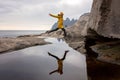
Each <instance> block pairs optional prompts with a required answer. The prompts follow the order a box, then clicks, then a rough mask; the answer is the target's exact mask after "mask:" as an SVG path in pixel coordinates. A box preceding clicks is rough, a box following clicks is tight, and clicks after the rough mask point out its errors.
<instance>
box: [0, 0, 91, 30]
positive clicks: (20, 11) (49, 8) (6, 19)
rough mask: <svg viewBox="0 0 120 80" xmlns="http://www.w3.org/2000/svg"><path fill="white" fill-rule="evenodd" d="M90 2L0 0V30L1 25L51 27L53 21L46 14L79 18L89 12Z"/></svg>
mask: <svg viewBox="0 0 120 80" xmlns="http://www.w3.org/2000/svg"><path fill="white" fill-rule="evenodd" d="M91 4H92V0H74V1H70V0H0V17H1V18H0V29H1V27H2V26H1V25H4V26H5V25H7V26H9V25H16V26H20V25H21V24H22V26H23V25H24V27H25V26H27V25H28V26H31V27H33V26H34V25H36V26H40V25H49V26H46V27H50V26H52V24H54V22H56V20H55V19H53V18H51V17H50V16H49V15H48V14H49V13H53V14H57V13H58V12H60V11H63V12H64V14H65V15H64V18H66V17H70V18H77V19H78V18H79V17H80V15H81V14H83V13H86V12H89V11H90V8H91ZM22 26H21V27H22Z"/></svg>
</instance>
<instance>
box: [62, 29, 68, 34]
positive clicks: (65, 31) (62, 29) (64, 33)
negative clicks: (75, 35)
mask: <svg viewBox="0 0 120 80" xmlns="http://www.w3.org/2000/svg"><path fill="white" fill-rule="evenodd" d="M62 30H63V32H64V36H66V35H67V34H66V30H65V29H64V28H62Z"/></svg>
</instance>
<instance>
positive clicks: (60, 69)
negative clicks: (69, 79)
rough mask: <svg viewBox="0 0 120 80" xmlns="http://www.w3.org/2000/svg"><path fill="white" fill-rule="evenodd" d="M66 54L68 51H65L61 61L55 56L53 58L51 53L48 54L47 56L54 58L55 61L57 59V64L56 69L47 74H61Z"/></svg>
mask: <svg viewBox="0 0 120 80" xmlns="http://www.w3.org/2000/svg"><path fill="white" fill-rule="evenodd" d="M68 52H69V51H68V50H67V51H65V53H64V56H63V58H62V59H60V58H58V57H57V56H55V55H53V54H51V53H49V52H48V54H49V56H52V57H54V58H55V59H57V63H58V69H57V70H54V71H52V72H50V73H49V74H52V73H55V72H58V73H60V74H63V61H64V60H65V57H66V54H67V53H68Z"/></svg>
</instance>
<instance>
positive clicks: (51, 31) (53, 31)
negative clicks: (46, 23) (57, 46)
mask: <svg viewBox="0 0 120 80" xmlns="http://www.w3.org/2000/svg"><path fill="white" fill-rule="evenodd" d="M58 29H59V28H56V29H53V30H51V31H49V33H50V32H54V31H57V30H58ZM61 29H62V31H63V32H64V36H66V30H65V29H64V28H61Z"/></svg>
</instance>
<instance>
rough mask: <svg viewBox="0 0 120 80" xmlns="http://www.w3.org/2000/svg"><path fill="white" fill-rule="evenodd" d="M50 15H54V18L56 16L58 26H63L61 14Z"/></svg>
mask: <svg viewBox="0 0 120 80" xmlns="http://www.w3.org/2000/svg"><path fill="white" fill-rule="evenodd" d="M50 16H52V17H54V18H58V28H59V29H61V28H64V26H63V15H53V14H51V15H50Z"/></svg>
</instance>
